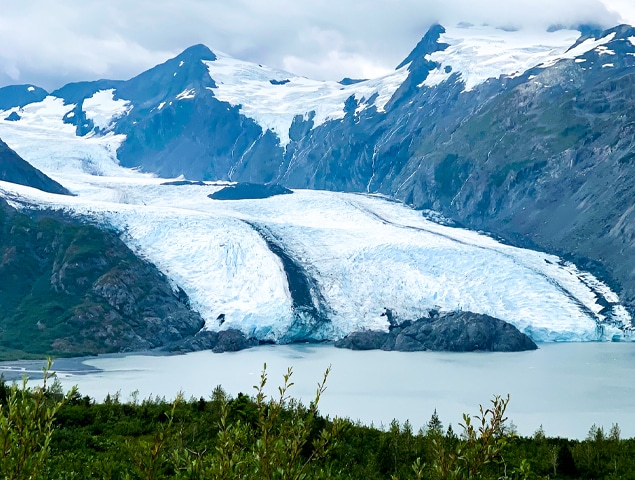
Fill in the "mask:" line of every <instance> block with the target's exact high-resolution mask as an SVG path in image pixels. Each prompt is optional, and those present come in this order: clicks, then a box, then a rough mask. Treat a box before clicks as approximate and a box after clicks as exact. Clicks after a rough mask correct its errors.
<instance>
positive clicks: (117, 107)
mask: <svg viewBox="0 0 635 480" xmlns="http://www.w3.org/2000/svg"><path fill="white" fill-rule="evenodd" d="M131 108H132V106H131V104H130V102H129V101H127V100H121V99H119V100H115V89H114V88H111V89H109V90H100V91H99V92H97V93H95V94H94V95H93V96H92V97H89V98H86V99H85V100H84V103H83V104H82V109H83V110H84V112H86V118H88V119H89V120H92V121H93V123H94V124H95V126H96V127H98V128H99V129H100V130H106V129H107V128H108V127H110V126H111V125H112V123H113V122H114V121H115V120H116V119H117V118H119V117H121V116H123V115H125V114H126V113H128V112H129V111H130V109H131Z"/></svg>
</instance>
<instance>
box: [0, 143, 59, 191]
mask: <svg viewBox="0 0 635 480" xmlns="http://www.w3.org/2000/svg"><path fill="white" fill-rule="evenodd" d="M0 180H4V181H5V182H11V183H17V184H19V185H25V186H27V187H33V188H37V189H39V190H43V191H45V192H49V193H59V194H61V195H70V192H69V191H68V190H66V189H65V188H64V187H62V186H61V185H60V184H59V183H57V182H56V181H55V180H52V179H50V178H49V177H47V176H46V175H44V174H43V173H42V172H40V171H39V170H38V169H37V168H35V167H33V166H32V165H31V164H29V163H28V162H26V161H25V160H23V159H22V158H21V157H20V156H19V155H18V154H17V153H15V152H14V151H13V150H11V149H10V148H9V146H8V145H7V144H6V143H4V142H3V141H2V140H0Z"/></svg>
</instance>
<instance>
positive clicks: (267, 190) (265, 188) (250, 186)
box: [208, 183, 293, 200]
mask: <svg viewBox="0 0 635 480" xmlns="http://www.w3.org/2000/svg"><path fill="white" fill-rule="evenodd" d="M290 193H293V192H292V191H291V190H289V189H288V188H284V187H283V186H281V185H260V184H257V183H237V184H236V185H227V186H226V187H224V188H222V189H221V190H218V191H216V192H214V193H212V194H211V195H208V196H209V198H211V199H212V200H247V199H259V198H269V197H274V196H276V195H288V194H290Z"/></svg>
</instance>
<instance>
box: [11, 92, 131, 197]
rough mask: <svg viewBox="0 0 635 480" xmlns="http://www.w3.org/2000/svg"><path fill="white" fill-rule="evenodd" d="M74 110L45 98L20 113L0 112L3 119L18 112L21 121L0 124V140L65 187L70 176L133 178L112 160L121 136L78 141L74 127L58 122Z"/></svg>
mask: <svg viewBox="0 0 635 480" xmlns="http://www.w3.org/2000/svg"><path fill="white" fill-rule="evenodd" d="M74 108H75V105H73V104H70V105H64V100H62V99H61V98H57V97H52V96H48V97H46V98H45V99H44V100H43V101H41V102H38V103H31V104H29V105H26V106H25V107H23V108H21V109H17V108H13V109H10V110H6V111H4V112H0V116H1V117H3V118H4V117H5V116H6V115H8V114H10V113H11V112H12V111H19V113H20V117H21V118H20V120H18V121H15V122H0V138H2V139H3V140H4V141H5V142H6V143H7V144H8V145H10V146H11V148H13V149H14V150H15V151H16V152H18V154H20V155H21V156H23V158H25V159H27V161H29V163H31V164H32V165H33V166H35V167H36V168H39V169H40V170H43V171H44V172H47V174H49V175H50V176H51V177H53V178H54V179H55V180H57V181H60V182H66V185H67V186H69V185H68V182H69V175H71V174H72V173H79V172H83V173H90V174H93V175H106V174H109V175H118V176H130V175H131V174H133V173H134V172H131V171H130V170H128V169H124V168H121V167H119V166H118V162H117V160H116V151H117V148H119V146H120V145H121V142H123V140H124V139H125V136H123V135H114V134H113V133H108V134H106V135H103V136H98V135H93V136H86V137H78V136H77V135H75V126H74V125H70V124H66V123H64V122H63V120H62V118H63V117H64V115H65V114H67V113H68V112H69V111H71V110H73V109H74Z"/></svg>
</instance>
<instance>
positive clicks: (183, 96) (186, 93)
mask: <svg viewBox="0 0 635 480" xmlns="http://www.w3.org/2000/svg"><path fill="white" fill-rule="evenodd" d="M194 97H196V91H195V90H194V89H193V88H191V89H188V90H183V91H182V92H181V93H179V94H178V95H177V96H176V99H177V100H187V99H189V98H194ZM164 104H165V102H164Z"/></svg>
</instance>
